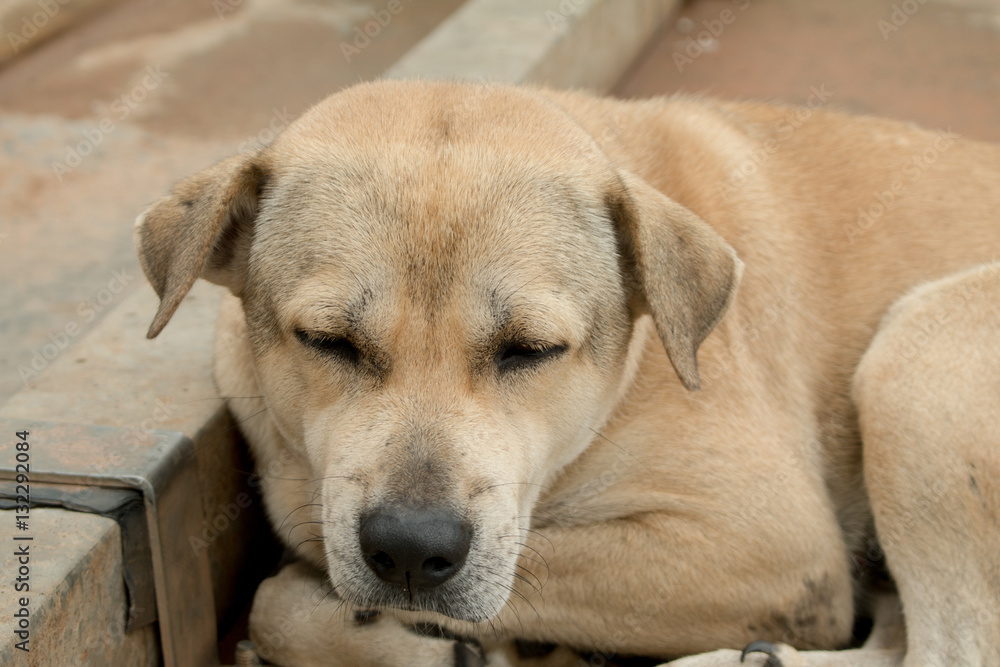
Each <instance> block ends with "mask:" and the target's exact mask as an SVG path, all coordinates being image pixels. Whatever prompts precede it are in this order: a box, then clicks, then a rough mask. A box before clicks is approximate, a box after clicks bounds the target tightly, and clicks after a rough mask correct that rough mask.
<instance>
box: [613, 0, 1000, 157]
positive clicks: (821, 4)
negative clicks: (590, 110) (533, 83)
mask: <svg viewBox="0 0 1000 667" xmlns="http://www.w3.org/2000/svg"><path fill="white" fill-rule="evenodd" d="M815 90H823V91H825V92H828V93H829V102H828V103H827V104H829V105H831V106H833V107H837V108H841V109H846V110H850V111H854V112H857V113H865V114H875V115H880V116H889V117H893V118H899V119H903V120H909V121H915V122H917V123H920V124H921V125H924V126H926V127H930V128H940V129H947V128H951V129H953V130H954V131H956V132H958V133H959V134H962V135H964V136H967V137H970V138H975V139H981V140H987V141H1000V0H837V1H836V2H830V1H829V0H697V1H696V2H689V3H687V5H686V7H685V9H684V10H683V11H682V12H681V13H680V15H679V16H678V18H677V19H676V20H675V21H673V22H672V24H671V25H670V26H669V29H667V30H664V31H663V32H662V33H661V35H660V36H659V37H658V38H657V39H656V40H654V42H653V43H652V44H651V45H650V46H649V48H648V49H647V50H646V53H645V54H644V56H642V57H641V58H640V59H639V60H638V62H636V63H635V65H634V66H633V68H632V70H631V72H629V73H628V74H627V75H626V76H625V77H623V79H622V81H621V82H620V83H619V85H618V86H617V88H616V89H615V91H614V92H615V94H616V95H620V96H623V97H647V96H652V95H662V94H669V93H674V92H677V91H684V92H689V93H707V94H710V95H716V96H719V97H725V98H733V99H760V100H782V101H786V102H793V103H806V102H807V101H808V99H809V97H810V95H812V94H813V91H815Z"/></svg>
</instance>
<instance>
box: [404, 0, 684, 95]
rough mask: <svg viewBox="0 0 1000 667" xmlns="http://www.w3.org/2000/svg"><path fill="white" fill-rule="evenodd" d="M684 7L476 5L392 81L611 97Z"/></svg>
mask: <svg viewBox="0 0 1000 667" xmlns="http://www.w3.org/2000/svg"><path fill="white" fill-rule="evenodd" d="M678 5H680V0H471V1H470V2H467V3H466V4H465V5H463V6H462V7H461V8H460V9H459V10H458V11H456V12H455V13H454V14H452V15H451V16H450V17H448V19H447V20H445V21H444V22H443V23H441V25H440V26H438V28H437V29H436V30H435V31H434V32H432V33H431V34H430V35H429V36H428V37H427V38H426V39H424V41H422V42H421V43H420V44H418V45H417V46H416V47H414V48H413V49H412V50H411V51H410V52H409V53H408V54H406V56H405V57H404V58H403V59H402V60H400V61H399V62H398V63H396V64H395V65H394V66H393V67H392V68H390V69H389V70H388V71H387V72H386V73H385V76H386V77H388V78H393V79H405V78H425V79H461V80H466V81H497V82H506V83H536V84H544V85H549V86H554V87H558V88H589V89H592V90H595V91H606V90H608V89H610V88H611V86H612V85H613V84H614V83H615V82H616V81H617V80H618V78H619V77H621V75H622V73H623V72H624V71H625V68H626V67H628V65H629V64H630V63H631V62H632V60H633V59H634V58H635V57H636V56H637V55H638V53H639V51H640V50H641V49H642V47H643V46H645V44H646V42H647V41H648V40H649V38H650V37H651V36H652V35H653V33H654V32H656V30H657V29H658V28H659V27H660V25H661V24H662V23H663V21H664V20H665V19H666V18H667V16H669V15H670V14H671V13H672V12H673V11H674V10H675V9H676V8H677V6H678Z"/></svg>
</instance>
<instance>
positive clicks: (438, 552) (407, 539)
mask: <svg viewBox="0 0 1000 667" xmlns="http://www.w3.org/2000/svg"><path fill="white" fill-rule="evenodd" d="M359 537H360V538H361V553H363V554H364V557H365V562H366V563H368V567H370V568H371V569H372V571H373V572H375V574H377V575H378V576H379V578H380V579H382V580H383V581H386V582H388V583H390V584H396V585H399V586H405V587H406V588H408V589H410V590H411V591H412V590H414V589H417V588H434V587H435V586H440V585H441V584H443V583H444V582H446V581H447V580H448V579H450V578H451V577H452V576H453V575H454V574H455V573H456V572H458V571H459V570H460V569H462V564H463V563H464V562H465V557H466V556H467V555H468V553H469V543H470V542H471V537H472V531H471V530H470V528H469V526H468V525H467V524H465V523H464V522H463V521H462V520H461V518H460V517H458V516H456V515H455V513H454V512H451V511H449V510H446V509H443V508H429V509H427V508H415V507H407V506H395V505H391V506H387V507H382V508H380V509H377V510H375V511H374V512H372V513H370V514H368V515H366V516H364V517H363V518H362V519H361V531H360V535H359Z"/></svg>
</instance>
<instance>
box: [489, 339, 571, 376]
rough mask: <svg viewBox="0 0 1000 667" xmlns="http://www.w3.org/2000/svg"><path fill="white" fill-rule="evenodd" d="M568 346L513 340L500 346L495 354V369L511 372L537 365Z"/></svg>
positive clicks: (563, 350)
mask: <svg viewBox="0 0 1000 667" xmlns="http://www.w3.org/2000/svg"><path fill="white" fill-rule="evenodd" d="M567 349H568V346H567V345H565V344H560V345H552V344H549V343H535V342H526V341H514V342H509V343H506V344H504V345H501V346H500V349H499V350H498V351H497V354H496V366H497V370H499V371H500V372H501V373H512V372H516V371H519V370H525V369H528V368H532V367H534V366H537V365H538V364H540V363H542V362H544V361H549V360H551V359H555V358H556V357H559V356H561V355H563V354H565V352H566V350H567Z"/></svg>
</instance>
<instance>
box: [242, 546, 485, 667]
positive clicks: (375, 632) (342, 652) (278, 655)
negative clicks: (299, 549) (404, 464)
mask: <svg viewBox="0 0 1000 667" xmlns="http://www.w3.org/2000/svg"><path fill="white" fill-rule="evenodd" d="M250 637H251V639H253V641H254V642H256V644H257V652H258V654H259V655H260V656H261V657H262V658H264V659H265V660H267V661H268V662H269V663H272V664H275V665H282V666H283V667H313V666H315V667H341V666H343V667H452V666H454V667H482V666H483V665H484V663H485V660H484V656H483V654H482V651H481V650H478V648H477V647H475V646H472V645H469V644H466V643H465V642H463V641H456V640H455V639H454V638H451V637H446V636H434V635H428V634H420V633H418V632H414V631H413V630H412V629H410V628H407V627H406V626H404V625H402V624H401V623H400V622H399V621H397V620H396V619H395V618H393V617H392V616H389V615H387V614H382V613H380V612H378V611H377V610H372V609H363V608H360V607H355V606H354V605H351V604H350V603H348V602H346V601H344V600H342V599H341V598H339V597H337V596H336V595H335V594H334V593H333V591H332V590H331V588H330V586H329V584H328V583H327V582H326V579H325V578H324V577H323V575H322V574H321V573H320V572H318V571H317V570H315V569H313V568H312V567H311V566H309V565H306V564H304V563H293V564H292V565H289V566H287V567H285V568H284V569H283V570H281V572H279V573H278V574H277V575H275V576H273V577H271V578H270V579H267V580H265V581H264V582H262V583H261V585H260V587H259V588H258V589H257V593H256V594H255V595H254V601H253V609H252V610H251V612H250Z"/></svg>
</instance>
